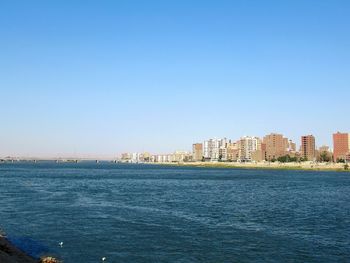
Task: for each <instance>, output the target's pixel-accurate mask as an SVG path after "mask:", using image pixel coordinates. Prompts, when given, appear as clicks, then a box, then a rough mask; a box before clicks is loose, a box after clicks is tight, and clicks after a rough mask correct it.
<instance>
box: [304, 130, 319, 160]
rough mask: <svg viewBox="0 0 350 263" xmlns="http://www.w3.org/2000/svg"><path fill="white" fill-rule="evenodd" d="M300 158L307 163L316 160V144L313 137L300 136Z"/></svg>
mask: <svg viewBox="0 0 350 263" xmlns="http://www.w3.org/2000/svg"><path fill="white" fill-rule="evenodd" d="M301 157H303V158H304V159H307V160H308V161H314V160H315V158H316V144H315V137H314V136H313V135H305V136H301Z"/></svg>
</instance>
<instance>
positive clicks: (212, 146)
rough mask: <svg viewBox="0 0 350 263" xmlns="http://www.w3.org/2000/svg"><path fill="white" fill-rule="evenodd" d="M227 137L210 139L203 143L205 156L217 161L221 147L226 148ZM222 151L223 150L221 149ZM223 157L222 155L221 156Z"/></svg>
mask: <svg viewBox="0 0 350 263" xmlns="http://www.w3.org/2000/svg"><path fill="white" fill-rule="evenodd" d="M226 144H227V139H226V138H224V139H209V140H207V141H204V143H203V156H204V158H205V159H210V160H211V161H217V160H219V158H220V148H221V149H222V147H225V148H226ZM221 152H222V150H221ZM221 157H222V156H221Z"/></svg>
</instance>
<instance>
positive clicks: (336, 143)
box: [333, 132, 350, 162]
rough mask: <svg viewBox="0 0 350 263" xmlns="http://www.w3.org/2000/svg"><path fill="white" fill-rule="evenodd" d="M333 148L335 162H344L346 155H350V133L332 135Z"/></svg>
mask: <svg viewBox="0 0 350 263" xmlns="http://www.w3.org/2000/svg"><path fill="white" fill-rule="evenodd" d="M333 148H334V149H333V154H334V161H335V162H337V161H338V160H340V159H343V160H346V159H347V155H350V133H340V132H337V133H334V134H333Z"/></svg>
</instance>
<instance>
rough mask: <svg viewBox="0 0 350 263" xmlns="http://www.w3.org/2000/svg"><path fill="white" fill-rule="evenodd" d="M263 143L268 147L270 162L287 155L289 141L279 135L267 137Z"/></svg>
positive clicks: (267, 157) (267, 152)
mask: <svg viewBox="0 0 350 263" xmlns="http://www.w3.org/2000/svg"><path fill="white" fill-rule="evenodd" d="M263 143H264V144H265V145H266V159H267V160H268V161H269V160H273V159H277V158H278V157H281V156H284V155H286V152H287V148H288V146H289V142H288V139H287V138H284V137H283V135H282V134H277V133H271V134H269V135H266V136H265V137H264V139H263Z"/></svg>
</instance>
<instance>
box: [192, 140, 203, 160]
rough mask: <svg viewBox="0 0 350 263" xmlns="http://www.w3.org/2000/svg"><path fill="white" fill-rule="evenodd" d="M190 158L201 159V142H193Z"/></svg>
mask: <svg viewBox="0 0 350 263" xmlns="http://www.w3.org/2000/svg"><path fill="white" fill-rule="evenodd" d="M192 159H193V161H195V162H198V161H202V159H203V144H202V143H194V144H193V145H192Z"/></svg>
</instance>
